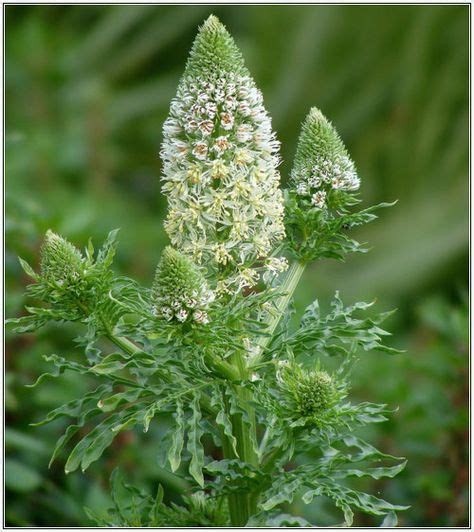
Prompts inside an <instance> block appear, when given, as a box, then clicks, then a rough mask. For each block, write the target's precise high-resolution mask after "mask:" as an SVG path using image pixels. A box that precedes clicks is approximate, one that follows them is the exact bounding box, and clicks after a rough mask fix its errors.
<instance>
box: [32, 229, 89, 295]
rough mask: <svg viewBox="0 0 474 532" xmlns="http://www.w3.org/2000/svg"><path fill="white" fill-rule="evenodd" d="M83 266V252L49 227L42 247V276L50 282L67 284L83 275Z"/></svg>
mask: <svg viewBox="0 0 474 532" xmlns="http://www.w3.org/2000/svg"><path fill="white" fill-rule="evenodd" d="M82 266H83V257H82V254H81V252H80V251H79V250H78V249H77V248H76V247H75V246H74V245H73V244H71V243H70V242H69V241H68V240H66V239H65V238H63V237H62V236H59V235H57V234H56V233H53V231H51V230H50V229H48V231H47V232H46V236H45V239H44V242H43V246H42V248H41V277H42V278H43V279H44V280H45V281H48V282H54V283H56V284H58V285H66V284H68V283H70V282H71V281H73V280H75V279H77V278H78V277H79V276H80V275H81V273H82Z"/></svg>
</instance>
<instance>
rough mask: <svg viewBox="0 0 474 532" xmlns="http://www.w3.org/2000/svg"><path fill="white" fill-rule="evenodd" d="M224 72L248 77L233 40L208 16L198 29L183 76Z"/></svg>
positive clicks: (220, 25) (219, 23) (221, 26)
mask: <svg viewBox="0 0 474 532" xmlns="http://www.w3.org/2000/svg"><path fill="white" fill-rule="evenodd" d="M224 72H232V73H235V74H242V75H244V74H246V75H248V71H247V69H246V68H245V65H244V59H243V57H242V54H241V53H240V50H239V49H238V48H237V46H236V44H235V42H234V39H232V37H231V35H230V34H229V32H228V31H227V30H226V28H225V27H224V26H223V25H222V24H221V22H220V21H219V19H218V18H217V17H215V16H214V15H210V16H209V18H208V19H207V20H206V21H205V22H204V24H203V25H202V26H201V27H200V28H199V33H198V35H197V37H196V39H195V41H194V44H193V47H192V48H191V52H190V54H189V59H188V62H187V63H186V70H185V75H199V76H203V75H206V74H207V75H209V73H215V74H217V75H222V74H223V73H224Z"/></svg>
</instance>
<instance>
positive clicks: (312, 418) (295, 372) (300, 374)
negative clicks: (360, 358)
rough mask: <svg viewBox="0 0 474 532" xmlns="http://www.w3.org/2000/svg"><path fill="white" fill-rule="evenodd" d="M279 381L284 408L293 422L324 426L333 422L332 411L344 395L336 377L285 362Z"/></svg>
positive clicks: (322, 371)
mask: <svg viewBox="0 0 474 532" xmlns="http://www.w3.org/2000/svg"><path fill="white" fill-rule="evenodd" d="M279 381H280V388H281V392H282V395H283V400H284V404H285V407H286V409H287V412H288V414H289V417H290V418H292V419H293V421H294V423H296V424H304V423H306V422H308V421H309V422H311V423H314V424H315V425H318V426H320V427H322V426H323V425H324V423H325V422H326V423H330V422H331V421H332V419H331V414H332V408H333V407H334V406H335V405H336V404H337V403H338V402H339V401H340V400H341V398H342V396H343V392H342V390H341V385H338V383H337V381H336V380H335V378H334V377H331V376H330V375H329V374H328V373H327V372H326V371H324V370H321V369H315V370H310V371H305V370H303V369H302V368H301V367H300V366H299V365H297V364H294V363H293V364H290V363H287V362H284V361H283V362H282V369H281V370H280V373H279Z"/></svg>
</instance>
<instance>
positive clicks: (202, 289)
mask: <svg viewBox="0 0 474 532" xmlns="http://www.w3.org/2000/svg"><path fill="white" fill-rule="evenodd" d="M213 299H214V293H213V292H212V291H211V290H209V288H208V286H207V283H206V280H205V279H204V276H203V275H202V273H201V272H200V271H199V269H198V268H197V266H196V265H195V264H194V263H193V262H192V261H191V260H190V259H189V258H187V257H186V256H185V255H183V254H181V253H179V251H176V250H175V249H173V248H172V247H171V246H168V247H166V248H165V250H164V251H163V254H162V256H161V260H160V262H159V264H158V267H157V269H156V274H155V279H154V282H153V286H152V301H153V309H152V312H153V314H154V315H155V316H156V317H157V318H159V319H164V320H166V321H177V322H180V323H183V322H186V321H194V322H197V323H208V321H209V317H208V314H207V309H208V306H209V304H210V303H212V301H213Z"/></svg>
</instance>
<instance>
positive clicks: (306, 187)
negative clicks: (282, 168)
mask: <svg viewBox="0 0 474 532" xmlns="http://www.w3.org/2000/svg"><path fill="white" fill-rule="evenodd" d="M291 180H292V184H293V186H294V188H295V190H296V194H297V195H298V196H300V197H301V198H302V199H305V200H307V201H308V202H309V204H310V205H311V206H312V207H313V208H317V209H326V208H327V206H328V202H329V201H330V199H331V195H334V192H335V191H339V190H340V191H355V190H357V189H358V188H359V186H360V179H359V177H358V176H357V172H356V169H355V166H354V163H353V162H352V160H351V158H350V156H349V154H348V152H347V150H346V148H345V146H344V144H343V142H342V140H341V138H340V137H339V135H338V133H337V131H336V129H335V128H334V126H333V125H332V124H331V122H329V120H327V118H326V117H325V116H324V115H323V114H322V113H321V111H319V109H316V107H313V108H312V109H311V111H310V112H309V114H308V116H307V117H306V120H305V121H304V123H303V126H302V129H301V135H300V138H299V141H298V148H297V152H296V156H295V162H294V166H293V170H292V172H291Z"/></svg>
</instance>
